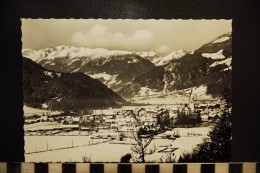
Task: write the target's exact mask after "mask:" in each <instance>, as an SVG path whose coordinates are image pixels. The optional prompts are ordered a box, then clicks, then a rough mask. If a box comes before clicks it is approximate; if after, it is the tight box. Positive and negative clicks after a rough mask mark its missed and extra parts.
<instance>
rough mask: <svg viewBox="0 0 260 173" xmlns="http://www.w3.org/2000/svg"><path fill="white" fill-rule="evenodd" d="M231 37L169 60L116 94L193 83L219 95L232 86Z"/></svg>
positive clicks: (178, 87)
mask: <svg viewBox="0 0 260 173" xmlns="http://www.w3.org/2000/svg"><path fill="white" fill-rule="evenodd" d="M231 41H232V36H231V33H227V34H224V35H221V36H219V37H217V38H216V39H214V40H212V41H211V42H209V43H207V44H205V45H203V46H201V47H200V48H199V49H197V50H195V51H194V52H193V54H191V53H186V54H185V55H184V56H182V57H180V58H177V59H175V60H171V61H170V62H169V63H166V64H165V65H162V66H157V67H156V68H154V69H152V70H151V71H149V72H147V73H145V74H144V75H141V76H139V77H137V78H136V79H135V80H134V81H133V82H132V83H131V84H129V85H127V86H126V87H125V88H123V89H122V90H120V91H119V92H118V93H119V94H121V96H123V97H125V98H131V97H134V96H136V95H138V94H139V93H142V92H141V91H142V88H144V87H145V88H149V89H150V90H153V91H157V92H164V93H167V92H171V91H174V90H180V89H185V88H190V87H195V86H201V85H205V86H207V93H209V94H212V95H218V96H219V95H221V94H223V92H224V91H223V90H224V89H227V88H230V87H231V70H232V66H231V61H232V49H231Z"/></svg>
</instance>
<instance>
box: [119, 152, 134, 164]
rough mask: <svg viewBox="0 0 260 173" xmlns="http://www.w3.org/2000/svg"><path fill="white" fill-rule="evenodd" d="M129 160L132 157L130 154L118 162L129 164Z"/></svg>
mask: <svg viewBox="0 0 260 173" xmlns="http://www.w3.org/2000/svg"><path fill="white" fill-rule="evenodd" d="M131 158H132V155H131V154H130V153H127V154H126V155H124V156H122V157H121V159H120V162H121V163H129V162H130V159H131Z"/></svg>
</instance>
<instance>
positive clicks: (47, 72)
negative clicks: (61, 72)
mask: <svg viewBox="0 0 260 173" xmlns="http://www.w3.org/2000/svg"><path fill="white" fill-rule="evenodd" d="M43 73H44V74H45V75H46V76H50V77H53V75H52V72H49V71H44V72H43Z"/></svg>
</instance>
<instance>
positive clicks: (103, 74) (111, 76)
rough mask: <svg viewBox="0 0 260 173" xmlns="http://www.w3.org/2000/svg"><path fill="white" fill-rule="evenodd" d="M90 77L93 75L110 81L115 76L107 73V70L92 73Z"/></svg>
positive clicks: (95, 77)
mask: <svg viewBox="0 0 260 173" xmlns="http://www.w3.org/2000/svg"><path fill="white" fill-rule="evenodd" d="M90 77H92V78H94V79H100V78H103V79H104V80H106V81H108V80H111V79H112V78H113V75H110V74H106V72H103V73H98V74H93V75H90Z"/></svg>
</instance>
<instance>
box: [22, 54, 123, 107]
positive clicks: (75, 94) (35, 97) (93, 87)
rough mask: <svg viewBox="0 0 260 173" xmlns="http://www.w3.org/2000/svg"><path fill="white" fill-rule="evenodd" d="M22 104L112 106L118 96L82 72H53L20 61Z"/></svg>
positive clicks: (30, 62)
mask: <svg viewBox="0 0 260 173" xmlns="http://www.w3.org/2000/svg"><path fill="white" fill-rule="evenodd" d="M23 90H24V104H25V105H27V106H30V107H34V108H48V109H54V110H79V109H85V108H93V107H106V106H115V105H116V104H118V103H120V102H121V103H122V102H124V99H122V98H121V97H120V96H119V95H118V94H116V93H115V92H114V91H112V90H111V89H109V88H108V87H107V86H105V85H104V84H102V83H101V82H100V81H98V80H96V79H93V78H91V77H89V76H87V75H85V74H83V73H57V72H54V71H50V70H47V69H46V68H44V67H42V66H40V65H39V64H37V63H35V62H33V61H32V60H30V59H27V58H23Z"/></svg>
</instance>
